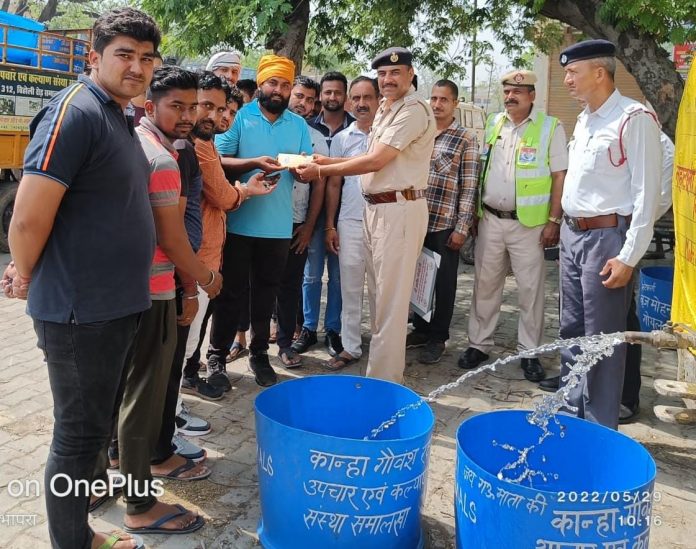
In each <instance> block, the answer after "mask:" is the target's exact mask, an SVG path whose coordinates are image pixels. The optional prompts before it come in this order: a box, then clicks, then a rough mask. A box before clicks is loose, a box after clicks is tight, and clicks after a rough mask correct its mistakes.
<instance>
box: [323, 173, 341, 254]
mask: <svg viewBox="0 0 696 549" xmlns="http://www.w3.org/2000/svg"><path fill="white" fill-rule="evenodd" d="M342 182H343V178H342V177H340V176H337V175H335V176H332V177H329V178H328V179H327V181H326V199H325V202H326V227H325V230H326V236H325V237H324V241H325V243H326V249H327V250H329V251H330V252H332V253H335V254H338V249H339V236H338V231H337V230H336V212H337V211H338V204H339V202H340V200H341V183H342Z"/></svg>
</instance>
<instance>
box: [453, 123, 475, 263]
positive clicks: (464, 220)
mask: <svg viewBox="0 0 696 549" xmlns="http://www.w3.org/2000/svg"><path fill="white" fill-rule="evenodd" d="M462 145H463V146H462V152H461V162H460V164H459V173H458V178H459V181H458V184H459V203H458V204H457V224H456V225H455V226H454V231H453V232H452V234H451V235H450V237H449V239H448V242H447V246H448V247H449V248H451V249H453V250H459V249H460V248H461V247H462V246H463V245H464V242H465V241H466V236H467V235H468V234H469V229H470V228H471V226H472V225H473V224H474V216H475V214H476V212H475V210H476V189H477V187H478V170H479V168H478V163H479V152H478V140H477V139H476V135H474V134H473V133H472V132H467V134H466V136H465V137H464V139H462Z"/></svg>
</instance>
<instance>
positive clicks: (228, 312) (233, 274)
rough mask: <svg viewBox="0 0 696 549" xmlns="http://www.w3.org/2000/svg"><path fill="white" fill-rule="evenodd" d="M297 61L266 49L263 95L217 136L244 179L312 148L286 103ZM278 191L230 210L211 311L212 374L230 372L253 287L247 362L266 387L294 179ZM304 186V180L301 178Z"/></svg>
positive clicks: (284, 176)
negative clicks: (229, 358) (220, 276)
mask: <svg viewBox="0 0 696 549" xmlns="http://www.w3.org/2000/svg"><path fill="white" fill-rule="evenodd" d="M294 79H295V64H294V63H293V62H292V60H290V59H288V58H286V57H280V56H278V55H264V56H263V57H262V58H261V61H259V67H258V71H257V75H256V81H257V82H258V85H259V88H258V97H257V99H254V100H253V101H252V102H251V103H248V104H247V105H246V106H245V107H244V108H243V109H241V110H240V111H239V113H238V114H237V116H236V117H235V120H234V123H233V124H232V127H231V128H230V129H229V130H228V131H227V132H225V133H224V134H221V135H218V136H217V138H216V140H215V144H216V146H217V149H218V151H219V152H220V154H222V155H223V158H222V164H223V166H224V167H225V169H226V170H229V171H230V172H234V173H235V176H237V175H239V179H240V181H242V183H244V182H245V181H248V180H249V178H250V177H251V176H252V175H253V174H254V173H257V172H258V171H259V170H262V171H264V172H266V173H270V172H275V171H279V170H280V165H279V164H278V161H277V160H276V158H277V157H278V155H279V154H284V153H285V154H302V153H305V154H307V155H310V154H312V150H313V149H312V140H311V138H310V135H309V126H307V123H306V122H305V120H304V119H303V118H302V117H300V116H298V115H296V114H295V113H293V112H291V111H290V110H289V109H288V108H287V107H288V103H289V101H290V92H291V90H292V85H293V80H294ZM277 181H278V183H277V184H276V189H275V190H274V191H273V192H272V193H271V194H268V195H265V196H255V197H253V198H250V199H249V200H247V201H246V202H244V203H243V204H242V205H241V206H240V207H239V208H238V209H237V210H235V211H233V212H229V213H228V214H227V238H226V240H225V247H224V250H223V261H222V273H223V279H224V283H223V286H222V291H221V293H220V295H219V296H218V299H217V303H216V305H215V312H214V313H213V326H212V330H211V335H210V348H209V349H208V371H209V372H210V373H211V376H212V375H214V374H216V373H218V372H221V373H225V372H226V365H225V358H226V355H227V352H228V350H229V349H230V346H231V345H232V340H233V339H234V331H233V330H230V326H236V325H237V324H238V321H239V316H240V313H241V311H242V310H243V307H246V301H245V299H244V292H245V291H246V288H247V286H248V287H249V305H248V307H249V313H250V318H251V330H252V334H253V336H252V339H251V343H250V345H249V351H250V355H249V366H250V367H251V369H252V371H253V372H254V374H255V378H256V383H258V384H259V385H262V386H264V387H267V386H269V385H273V384H274V383H276V381H277V376H276V373H275V371H274V370H273V368H272V367H271V364H270V361H269V359H268V338H269V336H270V333H269V332H270V330H269V328H270V322H271V314H272V312H273V305H274V304H275V300H276V293H277V292H278V287H279V285H280V281H281V277H282V275H283V272H284V267H285V263H286V261H287V257H288V251H289V249H290V241H291V238H292V235H293V223H292V221H293V218H292V213H293V212H292V204H293V201H292V194H293V186H294V184H295V181H294V179H293V176H292V175H291V174H290V173H289V172H288V171H287V170H284V171H280V172H279V175H278V177H277ZM299 184H301V183H299ZM215 378H216V379H217V380H219V381H221V383H220V386H222V387H223V389H225V390H229V389H230V387H231V384H230V382H229V380H228V379H227V376H220V375H217V376H215Z"/></svg>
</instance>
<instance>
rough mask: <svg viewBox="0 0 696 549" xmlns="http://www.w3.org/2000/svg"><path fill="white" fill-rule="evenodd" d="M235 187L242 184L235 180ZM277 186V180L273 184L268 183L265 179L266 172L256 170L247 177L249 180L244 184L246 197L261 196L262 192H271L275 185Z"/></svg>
mask: <svg viewBox="0 0 696 549" xmlns="http://www.w3.org/2000/svg"><path fill="white" fill-rule="evenodd" d="M234 186H235V187H237V186H242V184H241V183H240V182H239V181H237V182H236V183H235V185H234ZM277 186H278V184H277V182H276V183H275V184H273V185H269V184H268V181H267V180H266V174H265V173H263V172H258V173H255V174H254V175H252V176H251V177H250V178H249V181H247V184H246V190H247V197H249V196H261V195H264V194H271V193H272V192H273V191H274V190H275V189H276V187H277Z"/></svg>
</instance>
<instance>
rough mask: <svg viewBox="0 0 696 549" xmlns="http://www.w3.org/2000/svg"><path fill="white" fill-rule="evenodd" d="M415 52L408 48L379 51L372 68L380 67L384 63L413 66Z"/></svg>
mask: <svg viewBox="0 0 696 549" xmlns="http://www.w3.org/2000/svg"><path fill="white" fill-rule="evenodd" d="M412 60H413V54H412V53H411V52H410V51H408V50H407V49H406V48H387V49H386V50H384V51H383V52H381V53H378V54H377V55H376V56H375V58H374V59H373V60H372V68H373V69H378V68H379V67H382V66H384V65H408V66H409V67H410V66H411V61H412Z"/></svg>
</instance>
